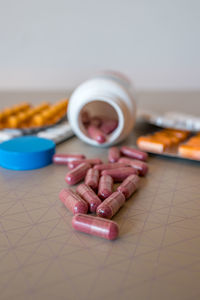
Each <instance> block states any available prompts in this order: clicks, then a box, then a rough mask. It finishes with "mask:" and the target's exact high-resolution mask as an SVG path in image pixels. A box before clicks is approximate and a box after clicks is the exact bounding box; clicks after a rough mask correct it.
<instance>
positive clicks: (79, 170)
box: [65, 163, 91, 185]
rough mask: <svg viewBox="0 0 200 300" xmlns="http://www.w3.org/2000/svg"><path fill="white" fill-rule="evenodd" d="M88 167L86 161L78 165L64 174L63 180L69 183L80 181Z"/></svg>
mask: <svg viewBox="0 0 200 300" xmlns="http://www.w3.org/2000/svg"><path fill="white" fill-rule="evenodd" d="M90 167H91V166H90V164H88V163H82V164H80V165H78V166H77V167H76V168H75V169H73V170H71V171H70V172H68V173H67V174H66V176H65V181H66V182H67V183H68V184H70V185H73V184H76V183H78V182H80V181H81V180H82V179H83V178H84V177H85V175H86V173H87V170H88V169H89V168H90Z"/></svg>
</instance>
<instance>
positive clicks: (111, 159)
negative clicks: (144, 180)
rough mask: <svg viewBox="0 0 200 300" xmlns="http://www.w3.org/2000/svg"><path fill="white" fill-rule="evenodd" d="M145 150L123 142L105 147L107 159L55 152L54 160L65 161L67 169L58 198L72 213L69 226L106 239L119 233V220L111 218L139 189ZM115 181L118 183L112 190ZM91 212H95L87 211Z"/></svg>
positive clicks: (146, 169) (144, 172) (57, 161)
mask: <svg viewBox="0 0 200 300" xmlns="http://www.w3.org/2000/svg"><path fill="white" fill-rule="evenodd" d="M147 158H148V155H147V153H145V152H142V151H139V150H137V149H135V148H132V147H128V146H123V147H121V148H120V149H118V148H117V147H112V148H110V149H109V150H108V163H103V162H102V161H101V160H100V159H99V158H92V159H86V158H85V156H84V155H73V154H71V155H70V154H55V155H54V157H53V162H54V163H55V164H59V165H67V166H68V168H69V169H70V171H69V172H68V173H67V174H66V176H65V181H66V182H67V183H68V184H69V185H75V184H78V183H80V182H81V181H82V180H84V183H81V184H79V185H78V186H77V187H76V191H73V190H72V189H71V188H65V189H62V190H61V192H60V194H59V198H60V200H61V201H62V203H63V204H64V205H65V206H66V207H67V208H68V209H69V210H70V211H71V212H72V213H73V214H74V217H73V218H72V226H73V227H74V228H75V229H76V230H78V231H82V232H85V233H88V234H91V235H96V236H99V237H103V238H106V239H109V240H114V239H116V238H117V237H118V234H119V228H118V224H117V223H116V222H114V221H111V220H110V219H111V218H112V217H113V216H114V215H115V214H116V213H117V212H118V211H119V209H120V208H121V207H122V206H123V204H124V203H125V201H126V200H127V199H128V198H129V197H130V196H131V195H132V194H133V193H134V192H135V191H136V190H137V189H138V187H139V181H140V176H145V175H146V174H147V172H148V166H147V163H146V162H145V161H146V160H147ZM114 183H120V184H119V185H118V187H117V189H116V191H114ZM88 212H90V213H92V214H96V215H97V216H95V215H92V214H90V215H87V213H88Z"/></svg>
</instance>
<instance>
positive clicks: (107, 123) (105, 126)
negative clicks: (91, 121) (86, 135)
mask: <svg viewBox="0 0 200 300" xmlns="http://www.w3.org/2000/svg"><path fill="white" fill-rule="evenodd" d="M117 126H118V121H117V120H104V121H103V122H102V125H101V127H100V129H101V131H102V132H103V133H105V134H110V133H112V132H113V131H114V130H115V129H116V128H117Z"/></svg>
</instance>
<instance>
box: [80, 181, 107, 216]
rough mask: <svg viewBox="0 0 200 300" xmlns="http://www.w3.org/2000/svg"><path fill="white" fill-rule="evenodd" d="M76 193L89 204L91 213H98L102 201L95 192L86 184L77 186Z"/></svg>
mask: <svg viewBox="0 0 200 300" xmlns="http://www.w3.org/2000/svg"><path fill="white" fill-rule="evenodd" d="M76 192H77V193H78V194H79V195H80V196H81V197H82V198H83V199H84V200H85V201H86V202H87V203H88V204H89V208H90V212H96V209H97V207H98V206H99V205H100V204H101V200H100V199H99V197H98V196H97V195H96V194H95V192H94V191H93V190H92V189H91V188H90V187H89V186H88V185H86V184H84V183H82V184H80V185H78V186H77V188H76Z"/></svg>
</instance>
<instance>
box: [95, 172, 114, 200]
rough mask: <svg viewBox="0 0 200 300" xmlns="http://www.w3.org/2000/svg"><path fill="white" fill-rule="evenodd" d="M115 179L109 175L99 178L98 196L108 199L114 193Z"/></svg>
mask: <svg viewBox="0 0 200 300" xmlns="http://www.w3.org/2000/svg"><path fill="white" fill-rule="evenodd" d="M112 191H113V179H112V177H111V176H109V175H103V176H101V177H100V179H99V188H98V196H99V198H101V199H102V200H104V199H106V198H107V197H109V196H110V195H111V194H112Z"/></svg>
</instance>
